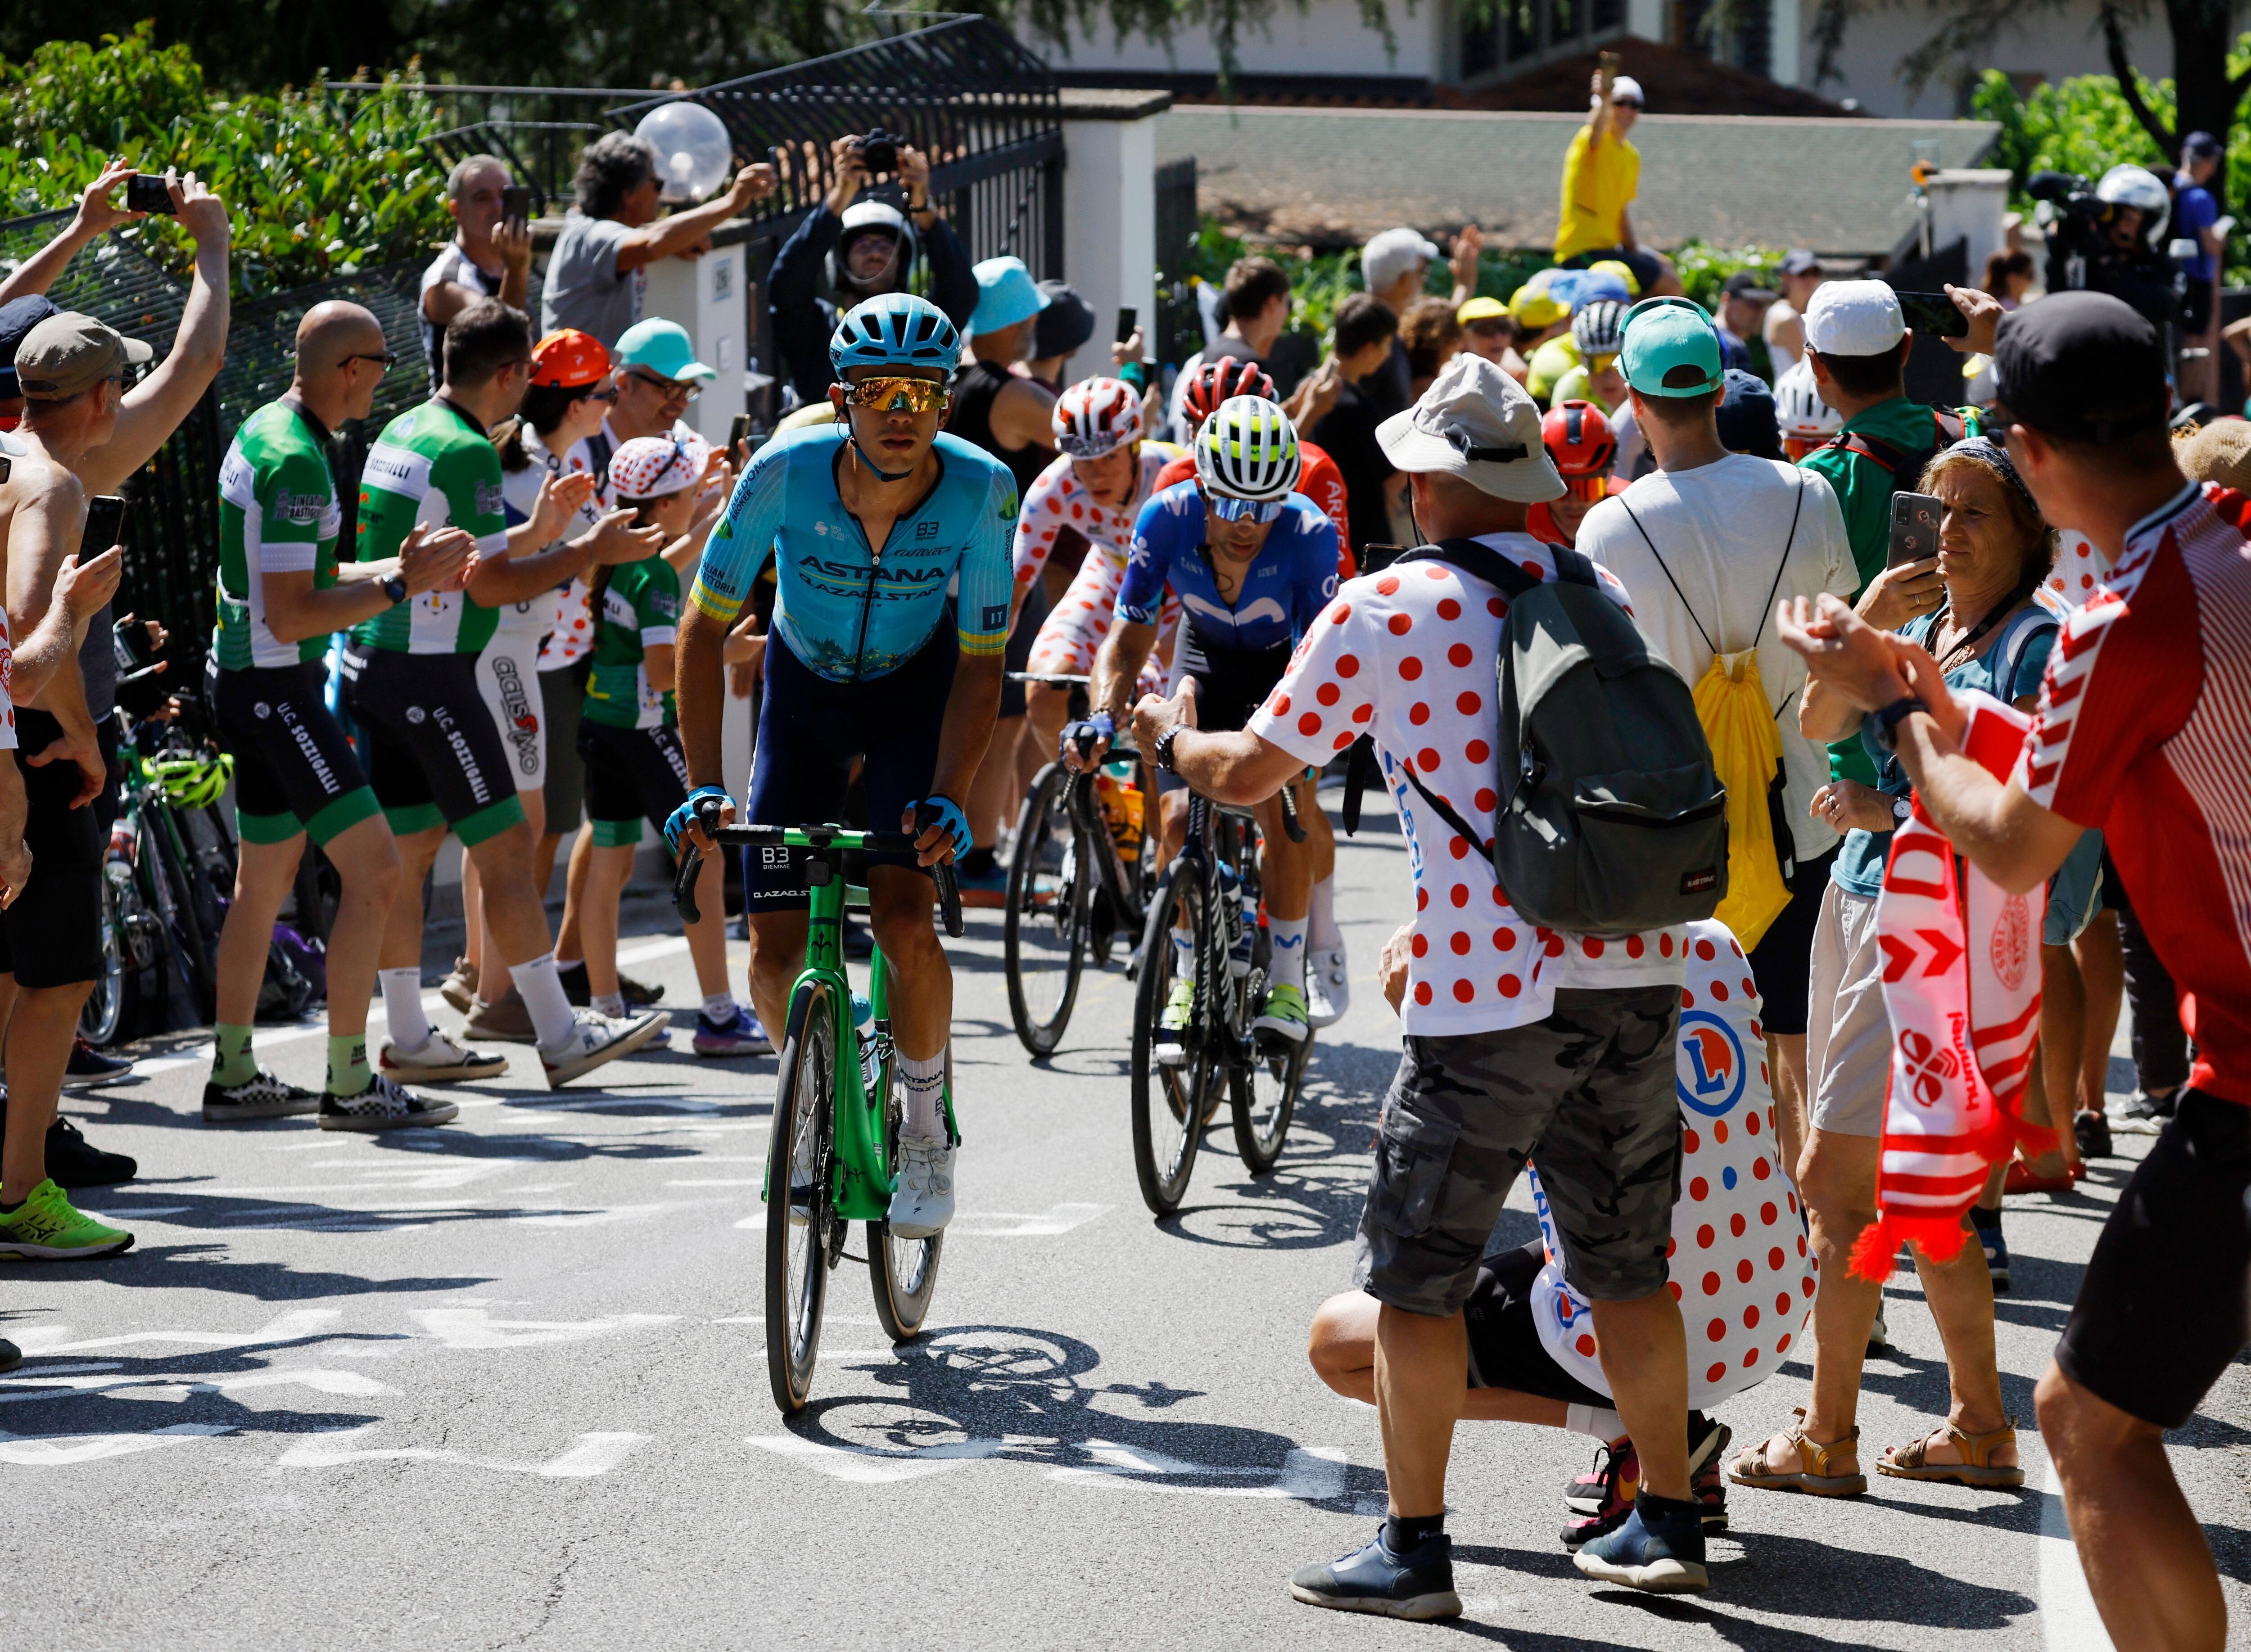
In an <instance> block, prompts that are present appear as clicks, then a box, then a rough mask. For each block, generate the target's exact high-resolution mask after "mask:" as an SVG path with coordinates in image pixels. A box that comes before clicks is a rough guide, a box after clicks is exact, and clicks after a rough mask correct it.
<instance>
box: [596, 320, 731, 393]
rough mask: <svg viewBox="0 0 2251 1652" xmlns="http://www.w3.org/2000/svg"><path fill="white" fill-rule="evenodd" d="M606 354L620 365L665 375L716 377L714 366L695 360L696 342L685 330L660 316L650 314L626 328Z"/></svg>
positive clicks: (676, 377)
mask: <svg viewBox="0 0 2251 1652" xmlns="http://www.w3.org/2000/svg"><path fill="white" fill-rule="evenodd" d="M610 356H611V359H612V360H613V361H614V362H616V363H617V364H618V365H619V366H620V367H646V368H647V369H648V370H649V371H650V372H652V373H655V374H657V375H659V376H660V377H665V378H671V379H686V378H695V379H703V378H717V377H719V370H718V369H717V368H716V367H706V366H705V365H704V364H703V363H701V362H699V361H697V360H696V341H695V340H693V339H691V338H689V336H688V329H687V328H684V327H682V325H681V324H680V323H679V322H677V321H666V320H664V319H663V318H662V317H661V316H656V315H652V316H650V317H649V318H648V320H646V321H635V322H634V324H633V325H632V326H631V327H628V328H626V330H625V331H624V333H622V334H621V335H619V338H618V347H617V349H614V350H613V351H611V352H610Z"/></svg>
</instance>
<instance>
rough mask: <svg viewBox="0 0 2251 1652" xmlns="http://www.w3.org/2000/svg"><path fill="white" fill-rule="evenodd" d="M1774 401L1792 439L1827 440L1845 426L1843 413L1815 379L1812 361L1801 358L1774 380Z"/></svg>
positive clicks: (1779, 417)
mask: <svg viewBox="0 0 2251 1652" xmlns="http://www.w3.org/2000/svg"><path fill="white" fill-rule="evenodd" d="M1774 402H1775V407H1774V411H1775V415H1776V422H1777V424H1779V425H1781V426H1782V433H1783V435H1784V436H1786V437H1788V438H1790V439H1791V440H1792V441H1800V442H1818V441H1826V440H1827V439H1829V438H1830V437H1832V436H1834V435H1835V434H1836V433H1837V432H1839V431H1840V430H1842V429H1844V428H1845V420H1844V418H1843V416H1842V415H1840V414H1839V412H1838V411H1837V410H1836V409H1835V408H1833V407H1832V406H1830V405H1829V404H1828V403H1826V402H1825V401H1823V400H1822V399H1821V387H1820V386H1819V385H1818V384H1815V383H1814V382H1813V363H1811V362H1809V361H1805V360H1804V359H1800V360H1799V362H1798V363H1797V366H1795V367H1793V368H1791V369H1790V370H1789V371H1787V372H1785V373H1784V374H1783V376H1782V377H1780V378H1778V379H1777V380H1776V381H1775V385H1774Z"/></svg>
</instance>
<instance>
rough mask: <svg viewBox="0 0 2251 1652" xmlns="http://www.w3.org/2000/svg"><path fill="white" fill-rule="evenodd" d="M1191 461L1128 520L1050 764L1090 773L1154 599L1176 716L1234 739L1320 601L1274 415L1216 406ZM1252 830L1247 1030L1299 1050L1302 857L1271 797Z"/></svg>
mask: <svg viewBox="0 0 2251 1652" xmlns="http://www.w3.org/2000/svg"><path fill="white" fill-rule="evenodd" d="M1195 458H1196V476H1195V480H1194V481H1184V482H1179V483H1176V484H1174V486H1173V487H1167V488H1166V489H1165V490H1164V491H1163V492H1162V493H1160V494H1157V495H1156V496H1155V497H1154V498H1153V499H1152V500H1150V501H1149V502H1148V503H1147V504H1146V505H1144V506H1143V507H1142V508H1141V515H1140V520H1139V522H1136V523H1135V524H1134V528H1133V550H1132V556H1131V557H1130V558H1129V559H1128V560H1127V563H1126V566H1125V581H1124V583H1123V584H1121V585H1120V587H1119V592H1118V604H1117V621H1118V623H1116V624H1115V625H1113V626H1112V627H1111V630H1110V634H1109V635H1108V636H1107V637H1105V639H1103V643H1102V648H1101V651H1100V652H1099V653H1097V654H1096V656H1095V660H1094V682H1093V686H1092V688H1091V693H1090V695H1089V698H1090V700H1091V703H1092V705H1093V708H1094V715H1092V716H1091V717H1090V718H1088V719H1087V720H1086V721H1085V722H1081V723H1075V724H1073V725H1071V726H1070V727H1069V728H1067V729H1064V730H1063V761H1064V762H1065V763H1066V764H1070V766H1071V767H1072V768H1073V769H1076V770H1081V771H1084V770H1087V769H1091V768H1092V767H1093V766H1094V765H1095V764H1098V763H1100V762H1101V761H1102V758H1103V754H1104V753H1105V751H1107V750H1109V746H1110V742H1111V740H1112V737H1113V736H1114V735H1115V733H1116V731H1117V728H1118V725H1119V723H1121V722H1125V718H1126V715H1127V714H1128V712H1129V711H1130V709H1131V704H1130V702H1131V698H1132V689H1133V687H1134V685H1135V683H1136V682H1137V681H1139V677H1140V674H1141V667H1142V666H1143V664H1144V663H1145V662H1146V660H1147V659H1148V657H1149V650H1150V648H1151V647H1152V646H1153V645H1154V644H1155V642H1156V639H1157V621H1158V619H1159V617H1160V613H1161V612H1162V609H1163V605H1164V600H1165V598H1166V595H1167V592H1169V593H1170V594H1171V595H1173V596H1174V597H1176V598H1179V600H1180V603H1181V606H1182V608H1183V609H1185V610H1186V611H1187V619H1186V620H1185V621H1184V623H1183V624H1182V625H1181V632H1180V637H1179V639H1178V641H1177V642H1176V643H1175V645H1174V649H1173V669H1172V683H1173V687H1174V690H1175V692H1177V691H1179V690H1180V688H1181V685H1182V683H1183V682H1184V681H1194V683H1195V689H1194V691H1193V693H1192V695H1190V697H1189V700H1188V704H1189V705H1190V706H1191V707H1192V708H1193V712H1192V719H1193V721H1194V722H1195V726H1196V727H1198V728H1200V729H1240V728H1242V727H1243V724H1244V723H1246V722H1249V721H1250V714H1251V713H1252V712H1254V711H1256V710H1257V709H1258V708H1259V706H1260V705H1261V704H1262V703H1264V701H1265V699H1266V696H1267V695H1269V694H1271V692H1272V691H1273V688H1274V685H1275V684H1276V683H1278V682H1279V681H1281V680H1282V674H1283V673H1284V672H1285V671H1286V670H1287V669H1288V668H1289V665H1290V653H1291V651H1292V649H1293V648H1294V647H1295V646H1297V641H1298V639H1299V637H1301V636H1303V635H1304V634H1305V632H1306V627H1307V626H1311V625H1312V624H1313V620H1314V619H1315V617H1316V616H1318V615H1319V612H1321V610H1322V609H1323V608H1324V607H1326V605H1328V600H1329V598H1332V597H1333V596H1335V595H1336V589H1337V531H1336V527H1335V524H1333V522H1330V521H1329V519H1328V516H1327V515H1326V513H1325V512H1324V511H1323V510H1322V509H1321V508H1320V507H1319V505H1317V504H1315V503H1314V502H1313V501H1312V500H1310V499H1308V498H1306V496H1305V495H1304V494H1300V493H1299V492H1298V491H1297V484H1298V479H1299V473H1300V471H1301V470H1302V468H1303V460H1302V458H1301V455H1300V453H1299V446H1298V432H1297V429H1296V427H1295V426H1294V425H1292V424H1291V422H1290V416H1289V415H1288V414H1287V413H1285V412H1284V411H1282V410H1281V408H1280V407H1278V406H1277V405H1276V404H1274V403H1272V402H1271V401H1267V400H1265V399H1264V398H1263V397H1257V396H1237V397H1234V398H1233V399H1232V400H1229V401H1227V402H1223V403H1222V404H1220V406H1219V408H1218V410H1217V411H1216V412H1214V413H1213V414H1212V416H1211V417H1210V418H1208V419H1206V420H1205V421H1204V424H1203V428H1202V430H1200V431H1198V432H1196V441H1195ZM1369 663H1370V665H1371V666H1373V665H1374V664H1375V662H1374V661H1370V662H1369ZM1350 743H1351V742H1350V741H1348V740H1347V742H1346V744H1347V745H1348V744H1350ZM1144 755H1145V756H1147V757H1153V758H1154V759H1155V761H1156V764H1157V766H1158V767H1159V768H1160V770H1165V771H1167V773H1166V775H1165V776H1164V777H1163V778H1162V779H1160V783H1159V784H1160V788H1161V790H1160V804H1159V808H1160V814H1161V817H1162V819H1163V823H1164V836H1163V849H1162V859H1163V860H1165V861H1170V860H1171V858H1172V857H1173V856H1174V854H1178V853H1179V852H1180V848H1181V843H1182V842H1183V840H1185V838H1186V836H1187V830H1188V794H1187V792H1186V791H1185V790H1183V789H1182V788H1181V784H1180V782H1179V781H1178V780H1177V779H1175V778H1173V777H1172V776H1171V774H1170V773H1169V770H1170V767H1171V764H1170V761H1169V759H1170V757H1171V747H1170V746H1169V744H1160V745H1159V747H1158V748H1157V749H1156V750H1153V751H1147V752H1145V754H1144ZM1298 805H1299V814H1300V815H1301V816H1306V817H1310V816H1311V815H1312V814H1313V809H1314V805H1313V798H1312V797H1311V795H1310V792H1309V791H1308V790H1306V789H1305V788H1303V787H1302V786H1301V788H1300V790H1299V794H1298ZM1258 823H1259V830H1260V834H1261V836H1262V838H1263V839H1264V847H1262V848H1261V850H1260V858H1259V872H1260V874H1261V877H1262V878H1263V880H1264V890H1265V896H1266V916H1267V919H1268V927H1269V929H1270V930H1271V937H1272V940H1273V946H1274V968H1273V974H1272V976H1271V982H1270V985H1269V986H1268V988H1267V992H1266V998H1265V1001H1264V1003H1263V1004H1261V1005H1260V1006H1259V1012H1258V1020H1257V1023H1256V1026H1257V1030H1258V1031H1260V1032H1264V1033H1274V1034H1276V1035H1278V1036H1279V1037H1282V1038H1286V1039H1288V1040H1292V1042H1298V1043H1302V1042H1303V1041H1304V1040H1306V1038H1308V1037H1310V1036H1311V1035H1312V1026H1311V1022H1310V1020H1309V1010H1308V1007H1307V1004H1306V983H1305V974H1306V926H1307V917H1308V916H1309V914H1310V911H1311V909H1312V903H1313V855H1312V853H1311V846H1310V845H1309V844H1304V843H1292V842H1291V841H1290V839H1289V836H1288V834H1287V833H1285V832H1284V831H1283V829H1282V811H1281V801H1280V796H1279V794H1276V796H1275V797H1273V798H1269V799H1268V800H1267V801H1266V802H1265V803H1264V804H1262V805H1260V806H1259V812H1258ZM1184 938H1185V937H1175V939H1176V941H1180V940H1183V939H1184ZM1184 951H1185V948H1184ZM1194 1003H1195V978H1194V974H1193V972H1192V971H1191V970H1189V969H1188V968H1187V967H1183V968H1182V969H1181V971H1180V974H1179V978H1178V982H1177V984H1176V985H1175V988H1174V996H1173V999H1172V1001H1171V1002H1169V1003H1168V1004H1167V1006H1166V1009H1165V1013H1164V1016H1163V1018H1162V1020H1161V1021H1160V1030H1159V1039H1160V1043H1161V1042H1170V1043H1171V1044H1172V1045H1173V1046H1174V1049H1175V1050H1177V1048H1178V1044H1179V1036H1180V1033H1181V1030H1182V1029H1183V1028H1184V1027H1185V1026H1187V1023H1188V1015H1189V1013H1190V1012H1191V1011H1192V1009H1193V1007H1194ZM1164 1059H1165V1056H1164V1054H1163V1053H1162V1052H1161V1051H1160V1055H1159V1060H1160V1061H1163V1060H1164Z"/></svg>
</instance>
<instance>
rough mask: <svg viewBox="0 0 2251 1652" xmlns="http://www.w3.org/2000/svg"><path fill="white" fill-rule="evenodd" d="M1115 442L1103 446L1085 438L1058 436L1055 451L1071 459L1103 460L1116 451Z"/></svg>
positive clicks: (1117, 446) (1098, 442)
mask: <svg viewBox="0 0 2251 1652" xmlns="http://www.w3.org/2000/svg"><path fill="white" fill-rule="evenodd" d="M1118 448H1119V445H1118V444H1117V443H1115V442H1112V443H1111V444H1110V445H1109V446H1104V445H1103V444H1102V443H1101V442H1100V441H1098V440H1097V439H1093V438H1091V437H1086V436H1058V437H1056V452H1057V453H1062V454H1063V455H1065V456H1066V457H1068V458H1071V459H1104V458H1107V457H1108V456H1109V455H1110V454H1112V453H1116V452H1117V451H1118Z"/></svg>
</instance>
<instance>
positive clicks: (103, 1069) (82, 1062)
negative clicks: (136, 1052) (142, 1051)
mask: <svg viewBox="0 0 2251 1652" xmlns="http://www.w3.org/2000/svg"><path fill="white" fill-rule="evenodd" d="M132 1070H133V1063H132V1062H131V1061H128V1060H126V1059H125V1057H123V1056H121V1055H105V1054H102V1052H101V1051H100V1050H98V1049H96V1048H94V1046H93V1045H91V1044H89V1043H87V1041H86V1040H84V1039H80V1040H76V1041H75V1042H74V1043H73V1044H72V1045H71V1053H70V1063H69V1065H68V1066H66V1067H65V1068H63V1088H64V1089H66V1090H82V1089H86V1088H87V1086H89V1085H93V1084H108V1083H112V1082H115V1081H116V1080H118V1079H121V1078H123V1077H124V1076H125V1075H127V1074H128V1073H130V1072H131V1071H132Z"/></svg>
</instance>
